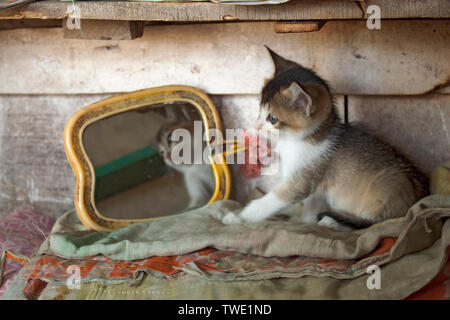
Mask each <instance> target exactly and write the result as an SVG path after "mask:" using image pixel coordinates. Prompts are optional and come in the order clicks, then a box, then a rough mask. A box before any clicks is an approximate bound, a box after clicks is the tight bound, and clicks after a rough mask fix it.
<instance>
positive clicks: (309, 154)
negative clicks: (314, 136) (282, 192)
mask: <svg viewBox="0 0 450 320" xmlns="http://www.w3.org/2000/svg"><path fill="white" fill-rule="evenodd" d="M330 147H331V142H330V141H329V140H325V141H323V142H321V143H319V144H312V143H309V142H307V141H304V140H303V139H302V136H301V135H299V134H290V135H287V134H283V136H281V135H280V141H279V148H278V152H279V153H280V160H281V170H282V173H283V178H288V177H289V176H290V175H292V174H293V173H294V172H295V171H298V170H301V169H303V168H306V167H310V166H314V163H315V161H316V160H317V159H318V158H319V157H321V156H323V155H324V154H326V153H327V151H328V149H329V148H330Z"/></svg>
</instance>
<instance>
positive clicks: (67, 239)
mask: <svg viewBox="0 0 450 320" xmlns="http://www.w3.org/2000/svg"><path fill="white" fill-rule="evenodd" d="M240 208H241V205H240V204H239V203H237V202H234V201H231V200H225V201H218V202H215V203H212V204H210V205H207V206H204V207H202V208H199V209H196V210H193V211H189V212H186V213H182V214H179V215H175V216H169V217H164V218H161V219H158V220H154V221H150V222H142V223H136V224H133V225H130V226H128V227H125V228H121V229H117V230H114V231H112V232H95V231H90V230H87V229H86V228H85V227H84V226H83V225H82V224H81V222H80V221H79V220H78V218H77V216H76V214H75V213H74V212H69V213H67V214H66V215H64V216H63V217H62V218H60V219H58V221H57V222H56V224H55V226H54V228H53V230H52V234H51V236H50V248H51V250H52V251H53V253H55V254H57V255H59V256H61V257H65V258H83V257H89V256H94V255H97V254H102V255H105V256H108V257H110V258H112V259H116V260H136V259H144V258H147V257H150V256H167V255H180V254H186V253H190V252H193V251H196V250H199V249H203V248H206V247H213V248H217V249H222V250H231V251H238V252H242V253H251V254H254V255H260V256H266V257H271V256H277V257H288V256H293V255H300V256H310V257H322V258H330V259H356V258H359V257H361V256H363V255H365V254H368V253H370V252H371V251H373V250H374V249H375V248H376V246H377V245H378V243H379V241H380V240H381V239H382V238H385V237H398V238H399V239H398V241H397V243H396V244H395V246H394V248H393V250H391V259H395V258H397V257H400V256H402V255H404V254H407V253H409V252H413V251H417V250H422V249H424V248H428V247H429V246H431V245H432V244H433V243H434V241H436V240H437V239H438V238H439V237H440V235H441V231H442V230H441V229H442V221H441V220H442V219H443V218H446V217H448V216H450V196H445V195H434V196H429V197H427V198H424V199H422V200H421V201H420V202H418V203H417V204H415V205H414V206H413V207H412V208H411V209H410V210H409V211H408V214H407V216H406V217H403V218H397V219H391V220H387V221H384V222H382V223H378V224H376V225H373V226H372V227H370V228H368V229H365V230H358V231H354V232H337V231H333V230H331V229H328V228H324V227H321V226H318V225H309V224H298V223H290V222H288V221H264V222H260V223H249V224H237V225H223V224H222V222H221V221H220V218H221V217H222V216H223V215H224V214H226V213H227V212H229V211H230V210H239V209H240Z"/></svg>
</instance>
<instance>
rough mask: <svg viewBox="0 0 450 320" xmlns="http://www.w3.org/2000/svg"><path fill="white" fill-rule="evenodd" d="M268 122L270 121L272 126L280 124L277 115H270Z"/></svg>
mask: <svg viewBox="0 0 450 320" xmlns="http://www.w3.org/2000/svg"><path fill="white" fill-rule="evenodd" d="M267 121H269V122H270V123H271V124H276V123H277V122H278V118H277V116H276V115H274V114H272V113H269V115H268V116H267Z"/></svg>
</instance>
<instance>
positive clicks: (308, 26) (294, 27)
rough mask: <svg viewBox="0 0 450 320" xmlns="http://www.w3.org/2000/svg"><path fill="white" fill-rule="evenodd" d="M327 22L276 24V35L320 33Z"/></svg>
mask: <svg viewBox="0 0 450 320" xmlns="http://www.w3.org/2000/svg"><path fill="white" fill-rule="evenodd" d="M324 24H325V21H288V22H277V23H275V27H274V30H275V32H276V33H301V32H313V31H319V30H320V28H322V27H323V25H324Z"/></svg>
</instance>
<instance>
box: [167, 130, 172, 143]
mask: <svg viewBox="0 0 450 320" xmlns="http://www.w3.org/2000/svg"><path fill="white" fill-rule="evenodd" d="M171 143H172V132H171V133H169V134H168V135H167V144H168V145H169V146H170V144H171Z"/></svg>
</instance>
